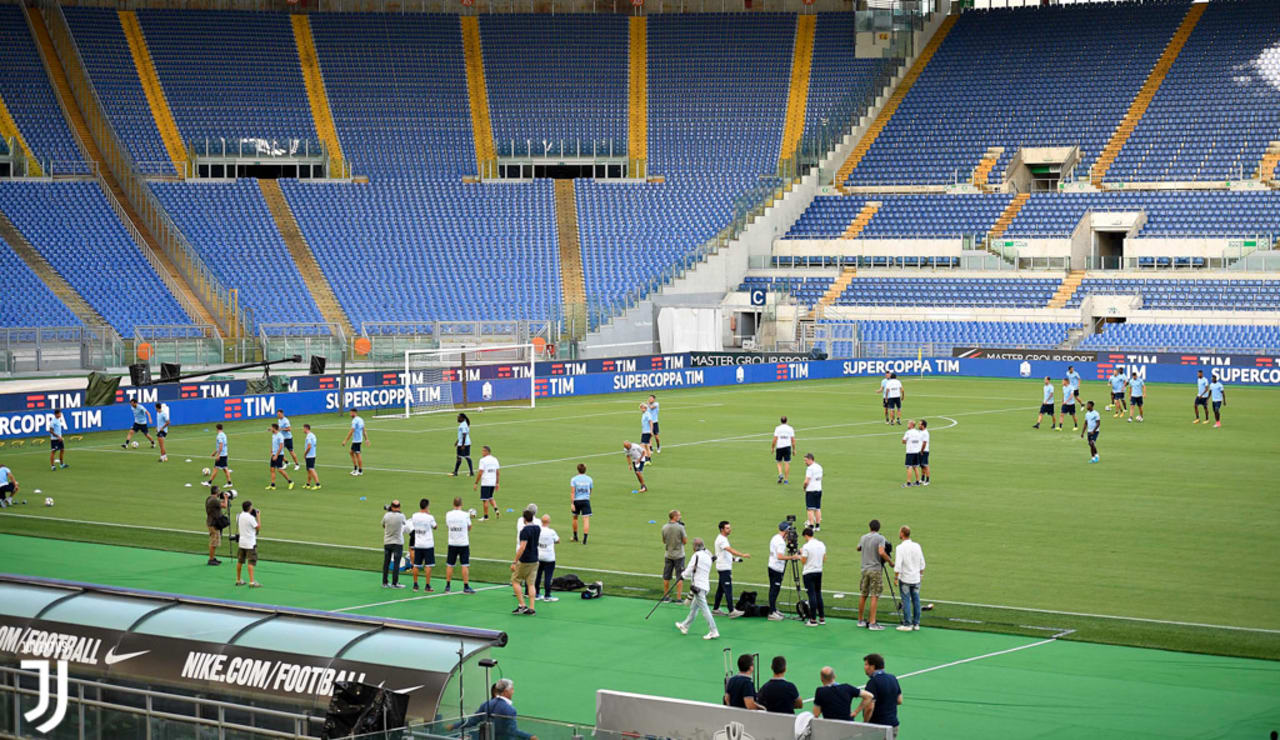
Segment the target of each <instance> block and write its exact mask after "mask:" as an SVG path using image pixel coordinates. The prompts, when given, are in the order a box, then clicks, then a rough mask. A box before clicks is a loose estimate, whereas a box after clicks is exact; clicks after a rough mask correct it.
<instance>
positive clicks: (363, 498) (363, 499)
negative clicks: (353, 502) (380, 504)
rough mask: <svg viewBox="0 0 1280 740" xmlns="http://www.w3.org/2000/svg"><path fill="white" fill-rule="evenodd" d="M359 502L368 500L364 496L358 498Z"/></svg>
mask: <svg viewBox="0 0 1280 740" xmlns="http://www.w3.org/2000/svg"><path fill="white" fill-rule="evenodd" d="M360 500H361V501H367V500H368V498H367V497H365V496H361V497H360Z"/></svg>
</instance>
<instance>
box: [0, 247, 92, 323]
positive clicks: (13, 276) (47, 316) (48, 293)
mask: <svg viewBox="0 0 1280 740" xmlns="http://www.w3.org/2000/svg"><path fill="white" fill-rule="evenodd" d="M0 274H2V275H4V282H5V293H6V294H7V296H8V298H7V299H6V300H3V301H0V326H2V327H19V326H80V325H81V323H82V322H81V321H80V319H78V318H76V315H75V314H73V313H72V312H71V310H70V309H69V308H67V306H66V304H64V303H63V302H62V301H60V300H58V297H57V296H56V295H54V294H53V291H52V290H50V289H49V286H47V285H45V283H44V281H42V280H41V279H40V278H39V276H37V275H36V274H35V273H34V272H33V271H32V270H31V268H29V267H27V265H26V264H25V263H23V261H22V259H21V258H19V257H18V255H17V254H16V253H15V252H14V251H13V250H12V249H10V248H9V246H8V245H7V244H4V243H0Z"/></svg>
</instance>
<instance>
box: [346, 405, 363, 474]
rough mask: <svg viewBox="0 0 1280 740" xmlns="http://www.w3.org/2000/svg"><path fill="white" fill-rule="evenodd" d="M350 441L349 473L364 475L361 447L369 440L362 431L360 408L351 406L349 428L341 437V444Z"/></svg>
mask: <svg viewBox="0 0 1280 740" xmlns="http://www.w3.org/2000/svg"><path fill="white" fill-rule="evenodd" d="M348 441H349V442H351V474H352V475H364V455H363V452H362V451H363V449H364V446H365V444H366V443H367V442H368V441H369V440H368V435H367V434H366V433H365V431H364V419H362V418H360V409H358V408H355V407H354V406H353V407H351V429H350V430H348V431H347V436H345V437H343V438H342V444H344V445H345V444H346V443H347V442H348Z"/></svg>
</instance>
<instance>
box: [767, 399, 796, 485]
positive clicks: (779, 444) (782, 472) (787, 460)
mask: <svg viewBox="0 0 1280 740" xmlns="http://www.w3.org/2000/svg"><path fill="white" fill-rule="evenodd" d="M795 445H796V430H795V428H793V427H792V426H791V425H790V424H788V423H787V417H785V416H784V417H782V418H781V419H779V420H778V426H776V427H774V428H773V446H772V449H773V459H774V462H776V463H777V465H778V483H780V484H781V483H790V482H791V450H792V449H793V448H794V447H795Z"/></svg>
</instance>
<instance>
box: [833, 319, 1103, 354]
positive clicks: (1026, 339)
mask: <svg viewBox="0 0 1280 740" xmlns="http://www.w3.org/2000/svg"><path fill="white" fill-rule="evenodd" d="M825 323H828V324H833V325H832V326H830V327H829V328H828V332H829V334H830V335H831V336H830V339H831V342H832V344H833V345H834V346H833V347H832V348H831V349H829V350H828V352H830V353H831V354H832V355H834V356H836V357H849V356H851V354H852V343H853V341H854V340H857V341H860V342H862V343H863V344H867V343H871V344H878V345H882V346H879V347H874V348H872V354H873V355H875V356H882V355H896V354H901V352H899V351H897V350H895V349H893V348H891V347H886V346H884V345H903V346H907V345H913V346H918V345H920V344H926V343H927V344H933V345H935V347H934V348H933V351H934V352H939V353H949V352H950V348H952V347H965V346H973V347H1032V348H1041V349H1045V348H1051V347H1058V346H1060V345H1062V344H1063V343H1064V342H1066V340H1067V335H1068V332H1070V331H1071V330H1072V329H1076V328H1079V324H1073V323H1067V322H1061V321H883V320H863V321H859V322H857V325H856V328H855V325H854V324H852V323H849V322H839V323H833V322H825Z"/></svg>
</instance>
